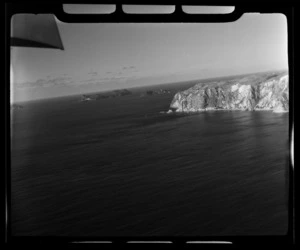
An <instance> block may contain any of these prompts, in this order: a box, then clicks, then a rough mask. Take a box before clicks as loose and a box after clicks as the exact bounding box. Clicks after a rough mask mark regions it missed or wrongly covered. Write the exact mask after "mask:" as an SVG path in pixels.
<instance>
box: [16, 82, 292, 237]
mask: <svg viewBox="0 0 300 250" xmlns="http://www.w3.org/2000/svg"><path fill="white" fill-rule="evenodd" d="M192 85H193V84H192V83H185V84H184V83H182V84H177V85H176V84H174V85H161V86H155V87H144V88H136V89H133V94H132V95H128V96H120V97H116V98H109V99H101V100H96V101H90V102H80V96H69V97H62V98H53V99H47V100H37V101H30V102H26V103H23V104H22V105H24V108H23V109H15V110H13V113H12V124H11V130H12V140H11V157H12V158H11V223H12V224H11V230H12V235H13V236H74V237H79V236H231V235H284V234H286V232H287V227H288V207H287V204H288V203H287V195H288V192H287V187H288V164H289V161H288V159H289V146H288V145H289V139H288V138H289V135H288V116H289V114H288V113H272V112H270V111H259V112H251V111H209V112H202V113H197V114H192V115H187V114H179V113H171V114H166V113H161V111H168V109H169V105H170V103H171V101H172V98H173V96H174V94H175V93H176V91H178V90H183V89H186V88H187V87H189V86H192ZM161 87H162V88H168V89H170V90H171V93H165V94H161V95H153V96H147V95H146V96H141V91H146V90H148V89H154V88H161Z"/></svg>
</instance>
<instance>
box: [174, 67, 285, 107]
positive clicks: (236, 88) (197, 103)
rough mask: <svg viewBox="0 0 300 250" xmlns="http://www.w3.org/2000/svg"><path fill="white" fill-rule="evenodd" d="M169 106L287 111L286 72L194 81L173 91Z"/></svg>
mask: <svg viewBox="0 0 300 250" xmlns="http://www.w3.org/2000/svg"><path fill="white" fill-rule="evenodd" d="M170 109H171V110H172V111H175V112H202V111H208V110H249V111H259V110H272V111H273V112H288V111H289V77H288V73H287V72H276V73H274V72H272V73H258V74H251V75H246V76H242V77H235V78H233V79H231V80H223V81H215V82H203V83H198V84H196V85H195V86H193V87H191V88H189V89H187V90H184V91H180V92H178V93H176V94H175V96H174V98H173V100H172V102H171V104H170Z"/></svg>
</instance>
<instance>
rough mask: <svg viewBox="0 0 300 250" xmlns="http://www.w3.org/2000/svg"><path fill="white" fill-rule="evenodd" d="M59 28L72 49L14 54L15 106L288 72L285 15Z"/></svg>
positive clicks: (15, 50)
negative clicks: (202, 22)
mask: <svg viewBox="0 0 300 250" xmlns="http://www.w3.org/2000/svg"><path fill="white" fill-rule="evenodd" d="M57 23H58V28H59V31H60V34H61V38H62V41H63V45H64V48H65V50H55V49H44V48H43V49H42V48H24V47H12V49H11V56H12V58H11V59H12V71H13V80H12V99H13V101H14V102H17V101H24V100H32V99H40V98H48V97H54V96H62V95H70V94H79V93H87V92H93V91H104V90H110V89H119V88H130V87H133V86H142V85H151V84H160V83H167V82H176V81H184V80H193V79H203V78H209V77H216V76H223V75H224V76H226V75H234V74H243V73H250V72H258V71H267V70H276V69H287V68H288V65H287V22H286V18H285V16H284V15H281V14H255V13H253V14H245V15H243V16H242V17H241V18H240V19H239V20H237V21H236V22H232V23H216V24H215V23H208V24H194V23H190V24H185V23H176V24H173V23H172V24H166V23H165V24H163V23H156V24H155V23H153V24H146V23H140V24H135V23H126V24H122V23H121V24H120V23H119V24H118V23H106V24H67V23H62V22H60V21H58V20H57Z"/></svg>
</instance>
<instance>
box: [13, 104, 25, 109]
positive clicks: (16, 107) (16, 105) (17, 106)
mask: <svg viewBox="0 0 300 250" xmlns="http://www.w3.org/2000/svg"><path fill="white" fill-rule="evenodd" d="M10 108H11V109H23V108H24V107H23V106H22V105H19V104H12V105H11V106H10Z"/></svg>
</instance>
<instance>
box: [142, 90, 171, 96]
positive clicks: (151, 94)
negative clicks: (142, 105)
mask: <svg viewBox="0 0 300 250" xmlns="http://www.w3.org/2000/svg"><path fill="white" fill-rule="evenodd" d="M170 93H171V91H170V90H167V89H158V90H147V91H146V92H144V93H142V94H141V95H140V96H141V97H144V96H153V95H163V94H170Z"/></svg>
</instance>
